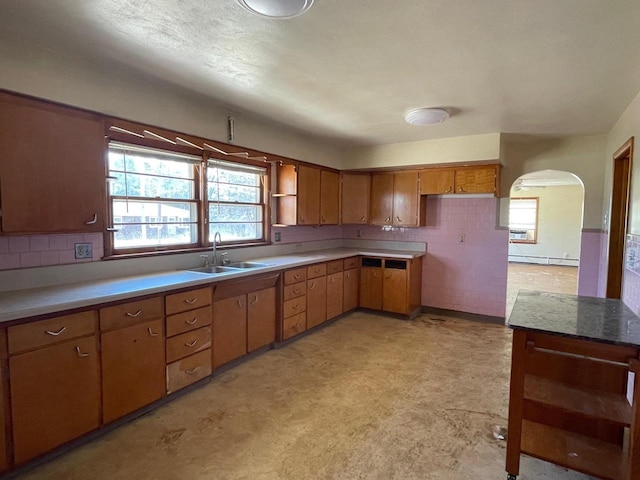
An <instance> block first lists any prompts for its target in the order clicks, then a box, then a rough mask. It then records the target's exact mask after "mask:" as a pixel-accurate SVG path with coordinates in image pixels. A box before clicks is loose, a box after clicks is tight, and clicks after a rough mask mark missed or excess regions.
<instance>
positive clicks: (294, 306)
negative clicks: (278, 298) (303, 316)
mask: <svg viewBox="0 0 640 480" xmlns="http://www.w3.org/2000/svg"><path fill="white" fill-rule="evenodd" d="M299 307H300V305H298V304H297V303H296V304H295V305H291V308H293V309H294V310H297V309H298V308H299Z"/></svg>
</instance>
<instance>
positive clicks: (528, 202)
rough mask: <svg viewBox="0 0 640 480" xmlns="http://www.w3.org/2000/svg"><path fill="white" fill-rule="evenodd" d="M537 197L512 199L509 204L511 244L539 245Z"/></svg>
mask: <svg viewBox="0 0 640 480" xmlns="http://www.w3.org/2000/svg"><path fill="white" fill-rule="evenodd" d="M538 201H539V199H538V198H537V197H529V198H511V199H510V203H509V241H510V242H511V243H537V241H538Z"/></svg>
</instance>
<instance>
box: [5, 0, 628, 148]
mask: <svg viewBox="0 0 640 480" xmlns="http://www.w3.org/2000/svg"><path fill="white" fill-rule="evenodd" d="M0 35H2V36H3V37H4V38H5V39H8V40H9V41H10V40H12V39H15V40H19V41H27V42H31V43H35V44H38V45H41V46H43V47H46V48H48V49H51V50H53V51H57V52H60V53H62V54H64V55H67V56H77V57H83V58H91V59H93V60H94V61H100V62H104V63H105V64H109V65H112V66H113V68H115V69H117V70H119V71H121V73H124V74H127V75H133V76H139V77H144V78H146V79H152V80H155V81H160V82H166V83H169V84H172V85H175V86H176V87H179V88H184V89H187V90H190V91H194V92H198V93H200V94H204V95H207V96H209V97H211V98H212V99H213V100H214V101H216V102H217V103H219V104H220V105H222V106H224V107H226V108H230V109H233V110H235V111H241V112H254V113H256V114H258V115H259V116H261V117H266V118H269V119H273V120H275V121H277V122H280V123H284V124H287V125H291V126H293V127H295V128H298V129H301V130H304V131H308V132H312V133H314V134H317V135H321V136H323V137H328V138H331V139H333V140H334V141H336V142H340V143H341V144H381V143H395V142H406V141H416V140H425V139H431V138H441V137H452V136H460V135H472V134H480V133H490V132H499V131H501V132H508V133H519V134H529V135H552V136H563V135H586V134H596V133H604V132H606V131H607V130H609V129H610V128H611V126H612V125H613V123H614V122H615V120H616V119H617V118H618V117H619V115H620V114H621V113H622V111H623V110H624V108H625V107H626V106H627V105H628V104H629V102H630V101H631V100H632V99H633V97H634V96H635V95H636V94H637V92H638V89H639V88H640V48H638V45H640V1H638V0H402V1H390V0H348V1H338V0H316V2H315V4H314V5H313V7H312V8H311V10H310V11H309V12H308V13H307V14H305V15H303V16H300V17H297V18H294V19H290V20H269V19H265V18H261V17H258V16H254V15H251V14H250V13H249V12H247V11H246V10H244V9H242V8H241V7H240V6H238V5H237V4H236V2H235V1H234V0H180V1H177V0H2V7H1V10H0ZM420 106H434V107H445V108H448V109H449V111H450V112H451V113H452V116H451V118H450V119H449V120H448V121H447V122H445V123H444V124H442V125H437V126H432V127H427V128H420V127H413V126H410V125H407V124H405V123H404V121H403V116H404V113H405V112H406V111H407V110H408V109H410V108H414V107H420Z"/></svg>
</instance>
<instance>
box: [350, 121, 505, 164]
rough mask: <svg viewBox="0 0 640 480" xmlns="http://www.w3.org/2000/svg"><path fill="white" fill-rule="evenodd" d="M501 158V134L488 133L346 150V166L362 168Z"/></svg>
mask: <svg viewBox="0 0 640 480" xmlns="http://www.w3.org/2000/svg"><path fill="white" fill-rule="evenodd" d="M416 128H417V127H416ZM499 159H500V133H489V134H486V135H468V136H466V137H450V138H440V139H434V140H423V141H420V142H406V143H392V144H388V145H372V146H366V147H356V148H351V149H347V150H346V151H345V152H344V163H343V165H344V168H345V169H361V168H381V167H396V166H412V165H435V164H440V163H452V162H456V163H465V162H476V161H487V160H499Z"/></svg>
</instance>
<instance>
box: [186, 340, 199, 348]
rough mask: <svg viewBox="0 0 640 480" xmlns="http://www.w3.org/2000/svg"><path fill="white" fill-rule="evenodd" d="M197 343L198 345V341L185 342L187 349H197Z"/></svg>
mask: <svg viewBox="0 0 640 480" xmlns="http://www.w3.org/2000/svg"><path fill="white" fill-rule="evenodd" d="M196 343H198V340H194V341H193V342H185V344H184V345H185V346H186V347H195V346H196Z"/></svg>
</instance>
